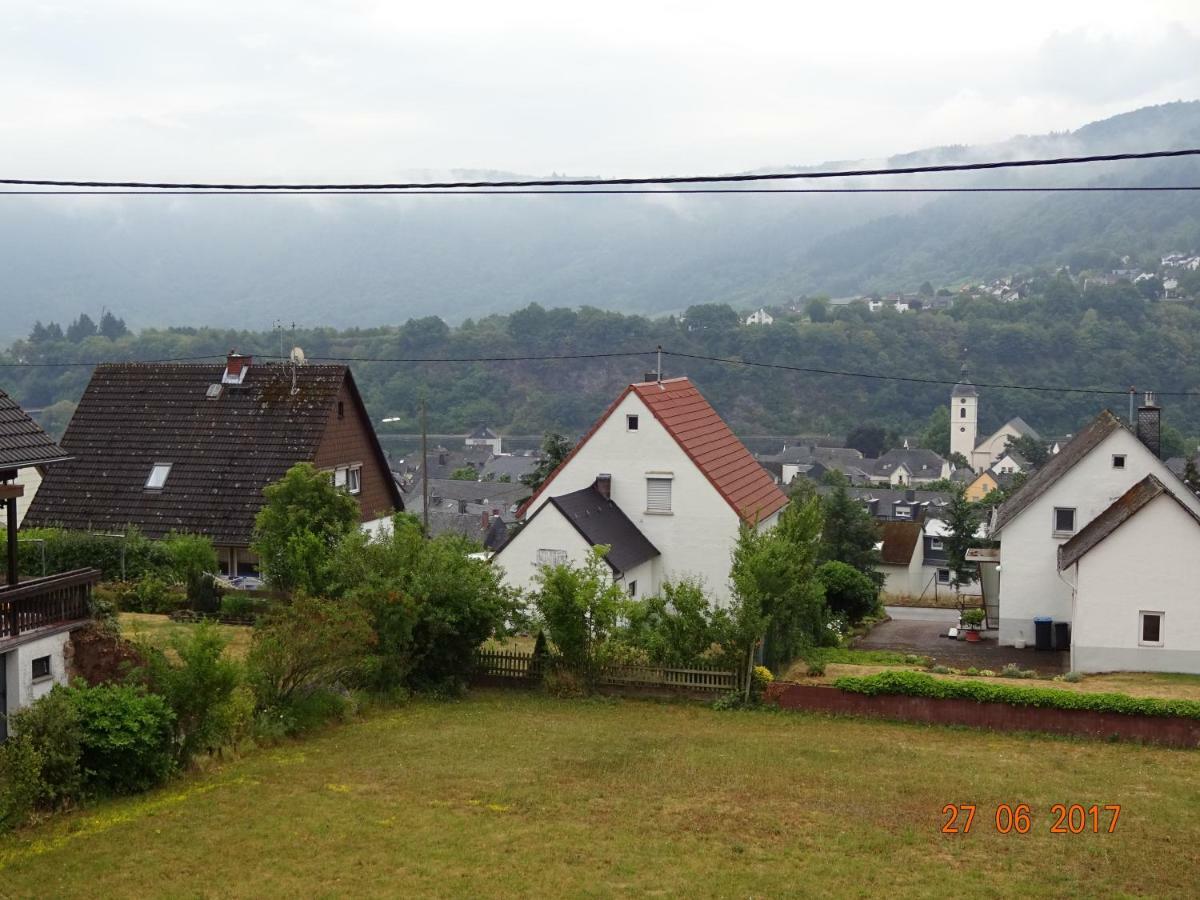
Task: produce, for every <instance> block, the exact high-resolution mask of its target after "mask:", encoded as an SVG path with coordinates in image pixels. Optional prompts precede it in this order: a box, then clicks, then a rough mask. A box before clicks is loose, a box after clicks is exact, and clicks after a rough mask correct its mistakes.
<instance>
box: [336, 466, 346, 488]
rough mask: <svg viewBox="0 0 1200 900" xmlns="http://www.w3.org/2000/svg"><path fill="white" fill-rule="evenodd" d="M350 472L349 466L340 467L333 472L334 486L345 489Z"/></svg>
mask: <svg viewBox="0 0 1200 900" xmlns="http://www.w3.org/2000/svg"><path fill="white" fill-rule="evenodd" d="M349 471H350V467H349V466H338V467H337V468H336V469H334V470H333V486H334V487H339V488H344V487H345V486H346V477H347V473H348V472H349Z"/></svg>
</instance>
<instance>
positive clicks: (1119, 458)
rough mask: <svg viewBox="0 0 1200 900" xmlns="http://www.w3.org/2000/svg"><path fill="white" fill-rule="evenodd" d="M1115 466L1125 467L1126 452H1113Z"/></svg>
mask: <svg viewBox="0 0 1200 900" xmlns="http://www.w3.org/2000/svg"><path fill="white" fill-rule="evenodd" d="M1113 468H1114V469H1123V468H1125V454H1124V453H1114V454H1113Z"/></svg>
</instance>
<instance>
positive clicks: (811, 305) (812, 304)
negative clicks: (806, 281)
mask: <svg viewBox="0 0 1200 900" xmlns="http://www.w3.org/2000/svg"><path fill="white" fill-rule="evenodd" d="M804 312H805V313H806V314H807V315H808V319H809V321H810V322H824V321H825V320H826V319H828V318H829V304H828V303H826V302H825V299H824V298H822V297H813V298H812V299H811V300H809V301H808V303H807V304H806V305H805V307H804Z"/></svg>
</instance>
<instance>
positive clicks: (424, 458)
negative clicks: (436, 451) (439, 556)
mask: <svg viewBox="0 0 1200 900" xmlns="http://www.w3.org/2000/svg"><path fill="white" fill-rule="evenodd" d="M421 521H422V527H423V528H424V530H425V537H429V443H428V432H427V431H426V428H425V398H424V397H422V398H421Z"/></svg>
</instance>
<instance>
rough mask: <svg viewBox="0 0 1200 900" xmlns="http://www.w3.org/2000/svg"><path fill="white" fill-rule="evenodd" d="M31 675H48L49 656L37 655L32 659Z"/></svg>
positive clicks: (39, 676) (43, 676)
mask: <svg viewBox="0 0 1200 900" xmlns="http://www.w3.org/2000/svg"><path fill="white" fill-rule="evenodd" d="M33 677H34V678H35V679H37V678H49V677H50V657H48V656H39V657H38V658H37V659H35V660H34V661H33Z"/></svg>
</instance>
